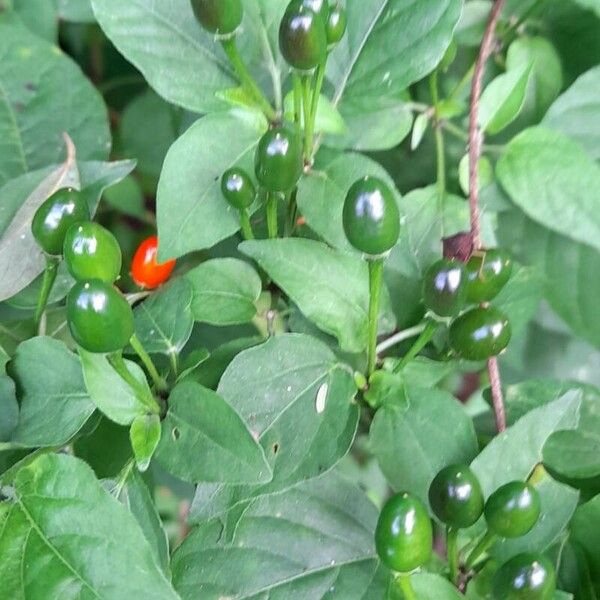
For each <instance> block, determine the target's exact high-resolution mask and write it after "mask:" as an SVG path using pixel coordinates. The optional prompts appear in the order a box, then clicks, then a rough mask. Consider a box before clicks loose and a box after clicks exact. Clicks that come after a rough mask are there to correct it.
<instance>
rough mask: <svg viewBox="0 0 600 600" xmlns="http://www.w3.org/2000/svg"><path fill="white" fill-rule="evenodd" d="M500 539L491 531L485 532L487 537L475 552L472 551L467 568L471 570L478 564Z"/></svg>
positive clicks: (481, 540) (484, 537)
mask: <svg viewBox="0 0 600 600" xmlns="http://www.w3.org/2000/svg"><path fill="white" fill-rule="evenodd" d="M497 539H498V536H496V535H495V534H494V533H492V532H491V531H490V530H489V529H488V531H486V532H485V535H484V536H483V537H482V538H481V539H480V540H479V543H478V544H477V546H475V548H473V550H471V554H469V556H468V558H467V560H466V562H465V566H466V567H467V569H471V568H472V567H473V565H474V564H475V563H476V562H477V559H478V558H479V557H480V556H481V555H482V554H483V553H484V552H487V551H488V550H489V549H490V547H491V546H492V544H493V543H494V542H495V541H496V540H497Z"/></svg>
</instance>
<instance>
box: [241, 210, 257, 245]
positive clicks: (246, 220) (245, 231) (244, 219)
mask: <svg viewBox="0 0 600 600" xmlns="http://www.w3.org/2000/svg"><path fill="white" fill-rule="evenodd" d="M240 225H241V227H242V235H243V236H244V239H245V240H253V239H254V232H253V231H252V225H251V224H250V216H249V215H248V209H247V208H242V209H240Z"/></svg>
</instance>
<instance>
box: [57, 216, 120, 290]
mask: <svg viewBox="0 0 600 600" xmlns="http://www.w3.org/2000/svg"><path fill="white" fill-rule="evenodd" d="M63 254H64V257H65V262H66V263H67V268H68V269H69V273H71V275H72V276H73V277H74V278H75V279H101V280H102V281H106V282H107V283H113V281H115V279H116V278H117V277H118V276H119V273H120V272H121V260H122V257H121V248H120V247H119V243H118V242H117V240H116V238H115V236H114V235H113V234H112V233H111V232H110V231H108V229H105V228H104V227H102V225H98V223H93V222H92V221H86V222H84V223H78V224H77V225H72V226H71V228H70V229H69V231H67V235H66V236H65V243H64V246H63Z"/></svg>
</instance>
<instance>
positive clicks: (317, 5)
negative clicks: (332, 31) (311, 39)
mask: <svg viewBox="0 0 600 600" xmlns="http://www.w3.org/2000/svg"><path fill="white" fill-rule="evenodd" d="M296 1H297V0H296ZM300 1H301V4H302V6H304V7H306V8H309V9H310V10H312V11H313V12H315V13H317V14H318V15H321V17H322V18H323V19H324V20H326V19H327V15H328V14H329V3H328V2H327V0H300Z"/></svg>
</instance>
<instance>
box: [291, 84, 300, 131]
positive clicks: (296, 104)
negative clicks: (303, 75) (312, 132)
mask: <svg viewBox="0 0 600 600" xmlns="http://www.w3.org/2000/svg"><path fill="white" fill-rule="evenodd" d="M292 80H293V82H294V123H296V127H297V128H298V134H300V131H301V129H302V80H301V79H300V75H298V73H294V74H293V75H292Z"/></svg>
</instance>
